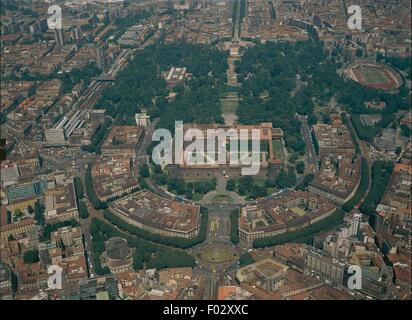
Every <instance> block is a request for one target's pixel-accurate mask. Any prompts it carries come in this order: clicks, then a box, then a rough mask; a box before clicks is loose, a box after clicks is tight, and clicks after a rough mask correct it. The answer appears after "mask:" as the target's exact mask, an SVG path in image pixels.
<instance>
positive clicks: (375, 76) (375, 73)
mask: <svg viewBox="0 0 412 320" xmlns="http://www.w3.org/2000/svg"><path fill="white" fill-rule="evenodd" d="M361 73H362V76H363V77H364V78H365V80H366V81H367V82H369V83H387V82H388V79H386V76H385V72H384V71H383V70H381V69H378V68H362V69H361Z"/></svg>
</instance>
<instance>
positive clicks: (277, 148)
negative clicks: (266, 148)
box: [272, 140, 283, 159]
mask: <svg viewBox="0 0 412 320" xmlns="http://www.w3.org/2000/svg"><path fill="white" fill-rule="evenodd" d="M272 145H273V152H274V153H275V157H276V158H277V159H283V148H282V141H281V140H272Z"/></svg>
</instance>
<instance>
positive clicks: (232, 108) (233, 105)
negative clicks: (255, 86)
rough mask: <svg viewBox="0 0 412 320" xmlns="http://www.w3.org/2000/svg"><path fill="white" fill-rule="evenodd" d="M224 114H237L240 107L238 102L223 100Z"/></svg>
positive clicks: (221, 102)
mask: <svg viewBox="0 0 412 320" xmlns="http://www.w3.org/2000/svg"><path fill="white" fill-rule="evenodd" d="M220 104H221V107H222V113H231V112H236V109H237V107H238V106H239V101H238V100H221V101H220Z"/></svg>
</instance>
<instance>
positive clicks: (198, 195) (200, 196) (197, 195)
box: [192, 193, 203, 201]
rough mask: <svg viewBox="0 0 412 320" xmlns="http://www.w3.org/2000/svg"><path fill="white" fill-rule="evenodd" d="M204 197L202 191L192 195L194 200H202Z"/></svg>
mask: <svg viewBox="0 0 412 320" xmlns="http://www.w3.org/2000/svg"><path fill="white" fill-rule="evenodd" d="M202 199H203V194H200V193H194V194H193V196H192V200H193V201H200V200H202Z"/></svg>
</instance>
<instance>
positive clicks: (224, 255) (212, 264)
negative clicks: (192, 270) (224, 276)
mask: <svg viewBox="0 0 412 320" xmlns="http://www.w3.org/2000/svg"><path fill="white" fill-rule="evenodd" d="M196 260H197V261H198V262H199V263H200V264H201V265H203V266H204V267H206V268H208V269H210V270H212V271H215V270H221V269H224V268H227V267H228V266H230V265H232V264H233V263H235V262H237V261H238V260H239V255H238V253H237V252H236V250H235V249H234V248H233V247H232V246H230V245H227V244H224V243H213V244H208V245H205V246H203V247H201V248H199V249H198V250H197V252H196Z"/></svg>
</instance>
